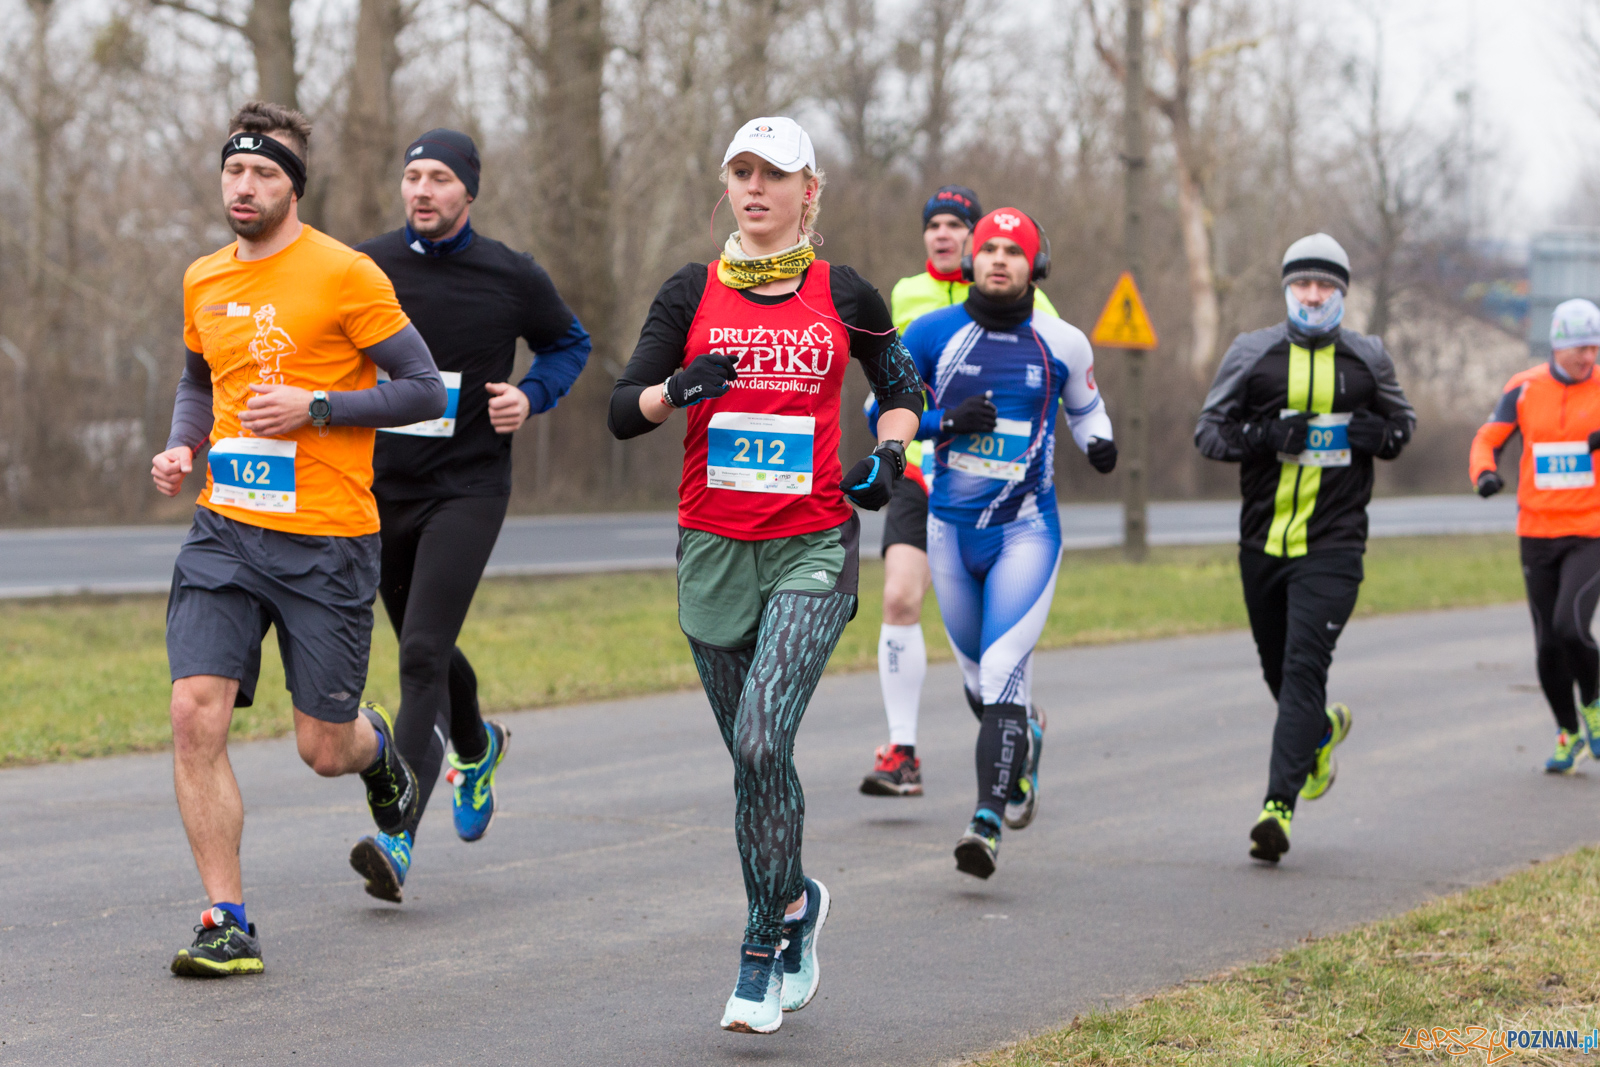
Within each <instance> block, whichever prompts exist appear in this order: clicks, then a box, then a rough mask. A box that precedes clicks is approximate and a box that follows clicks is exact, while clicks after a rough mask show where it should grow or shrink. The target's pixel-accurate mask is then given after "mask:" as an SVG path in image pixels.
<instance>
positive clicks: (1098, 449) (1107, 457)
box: [1085, 437, 1117, 474]
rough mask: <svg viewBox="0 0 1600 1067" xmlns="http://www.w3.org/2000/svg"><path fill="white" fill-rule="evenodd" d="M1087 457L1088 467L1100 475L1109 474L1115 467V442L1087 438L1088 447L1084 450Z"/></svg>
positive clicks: (1100, 438)
mask: <svg viewBox="0 0 1600 1067" xmlns="http://www.w3.org/2000/svg"><path fill="white" fill-rule="evenodd" d="M1085 452H1086V454H1087V455H1088V457H1089V465H1090V466H1092V467H1093V468H1094V469H1095V470H1097V471H1099V472H1100V473H1101V474H1110V473H1111V472H1112V471H1113V470H1115V469H1116V466H1117V446H1116V443H1115V442H1112V441H1107V440H1106V439H1105V438H1104V437H1091V438H1089V447H1088V448H1087V449H1086V450H1085Z"/></svg>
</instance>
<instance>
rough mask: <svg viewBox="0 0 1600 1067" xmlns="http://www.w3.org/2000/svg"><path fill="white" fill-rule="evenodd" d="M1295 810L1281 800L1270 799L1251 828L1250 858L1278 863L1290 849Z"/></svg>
mask: <svg viewBox="0 0 1600 1067" xmlns="http://www.w3.org/2000/svg"><path fill="white" fill-rule="evenodd" d="M1293 819H1294V812H1293V811H1291V810H1289V805H1287V804H1285V803H1284V802H1283V801H1281V800H1269V801H1267V804H1266V807H1264V808H1262V809H1261V817H1260V818H1259V819H1257V820H1256V824H1255V826H1253V827H1251V828H1250V858H1251V859H1258V860H1266V861H1267V862H1268V863H1277V862H1278V857H1279V856H1282V855H1283V854H1284V853H1285V852H1288V851H1289V823H1290V821H1291V820H1293Z"/></svg>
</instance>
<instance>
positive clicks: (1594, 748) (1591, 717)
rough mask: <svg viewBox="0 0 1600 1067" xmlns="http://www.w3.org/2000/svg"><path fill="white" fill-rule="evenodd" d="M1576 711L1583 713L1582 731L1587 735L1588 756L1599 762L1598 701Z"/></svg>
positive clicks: (1599, 709)
mask: <svg viewBox="0 0 1600 1067" xmlns="http://www.w3.org/2000/svg"><path fill="white" fill-rule="evenodd" d="M1578 710H1579V711H1580V712H1582V713H1583V731H1584V733H1586V734H1588V735H1589V755H1591V756H1593V757H1594V758H1595V759H1597V760H1600V700H1596V701H1595V702H1594V703H1593V704H1585V705H1583V707H1581V708H1579V709H1578Z"/></svg>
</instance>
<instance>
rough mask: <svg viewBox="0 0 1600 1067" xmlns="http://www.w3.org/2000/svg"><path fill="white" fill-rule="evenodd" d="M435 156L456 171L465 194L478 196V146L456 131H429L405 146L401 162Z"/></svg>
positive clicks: (440, 129) (441, 129)
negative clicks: (404, 155) (404, 154)
mask: <svg viewBox="0 0 1600 1067" xmlns="http://www.w3.org/2000/svg"><path fill="white" fill-rule="evenodd" d="M418 159H436V160H438V161H439V162H440V163H443V164H444V165H445V166H447V167H449V168H450V169H451V170H453V171H455V172H456V177H457V178H460V179H461V184H462V185H465V186H466V187H467V193H468V195H470V196H472V197H473V198H476V197H477V195H478V146H477V145H475V144H473V143H472V138H470V137H468V136H467V135H466V134H464V133H461V132H460V131H459V130H447V129H444V128H442V127H441V128H439V129H437V130H429V131H428V132H427V133H425V134H423V135H422V136H421V137H418V138H417V139H416V140H415V141H412V142H411V144H410V145H409V146H408V147H407V148H406V158H405V162H407V163H411V162H413V161H415V160H418Z"/></svg>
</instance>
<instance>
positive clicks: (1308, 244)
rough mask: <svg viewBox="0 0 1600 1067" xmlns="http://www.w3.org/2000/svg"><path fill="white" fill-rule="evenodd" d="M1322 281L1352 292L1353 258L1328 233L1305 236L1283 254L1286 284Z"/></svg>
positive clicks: (1345, 291) (1284, 282) (1284, 280)
mask: <svg viewBox="0 0 1600 1067" xmlns="http://www.w3.org/2000/svg"><path fill="white" fill-rule="evenodd" d="M1303 281H1320V282H1327V283H1328V284H1329V285H1333V286H1337V287H1338V289H1339V291H1340V292H1341V293H1349V292H1350V257H1349V256H1347V255H1345V251H1344V246H1343V245H1341V244H1339V242H1338V241H1335V240H1334V239H1333V238H1332V237H1329V236H1328V235H1327V234H1325V233H1314V234H1312V235H1311V236H1310V237H1302V238H1300V240H1298V241H1296V242H1295V243H1294V244H1292V245H1290V246H1289V251H1287V252H1285V253H1284V254H1283V284H1284V285H1288V284H1290V283H1291V282H1303Z"/></svg>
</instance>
